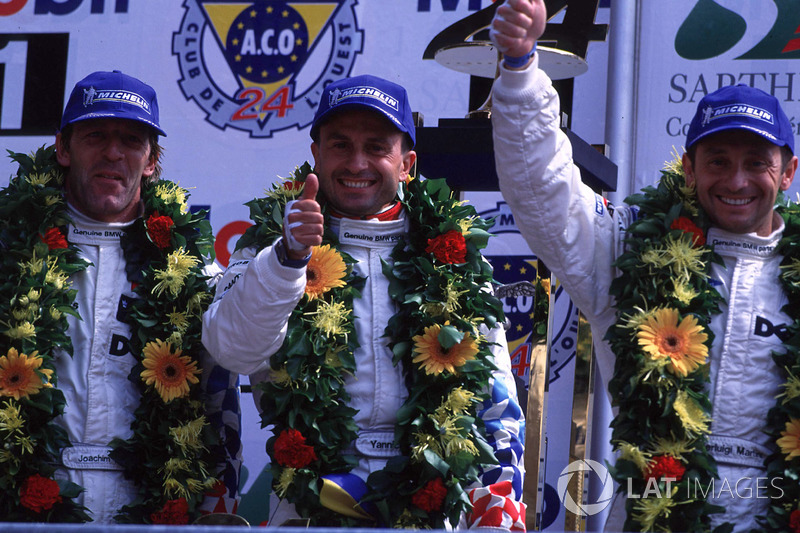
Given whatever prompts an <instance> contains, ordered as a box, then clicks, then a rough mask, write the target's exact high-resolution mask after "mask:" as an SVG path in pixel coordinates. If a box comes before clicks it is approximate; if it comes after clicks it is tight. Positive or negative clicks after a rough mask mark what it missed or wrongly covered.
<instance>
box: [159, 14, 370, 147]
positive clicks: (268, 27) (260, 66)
mask: <svg viewBox="0 0 800 533" xmlns="http://www.w3.org/2000/svg"><path fill="white" fill-rule="evenodd" d="M356 4H357V0H334V1H331V0H327V1H316V0H295V1H285V0H258V1H255V2H253V1H250V2H235V3H234V2H230V1H223V0H186V1H185V2H184V6H185V13H184V16H183V20H182V21H181V27H180V31H178V32H176V33H175V34H174V35H173V40H172V53H173V54H174V55H176V56H177V57H178V63H179V66H180V71H181V79H180V80H179V82H178V83H179V85H180V88H181V90H182V91H183V94H184V96H185V97H186V99H187V100H194V102H195V103H196V104H197V105H198V106H200V108H202V110H203V111H205V113H206V115H207V117H206V120H207V121H208V122H210V123H211V124H213V125H214V126H216V127H218V128H220V129H225V128H227V127H232V128H235V129H238V130H242V131H246V132H248V133H249V134H250V136H251V137H271V136H272V135H273V133H275V132H277V131H281V130H285V129H289V128H295V129H302V128H304V127H306V126H308V125H309V124H311V121H312V119H313V118H314V111H315V110H316V108H317V105H318V104H319V97H320V95H321V94H322V89H323V88H324V87H325V86H326V85H327V84H329V83H331V82H332V81H335V80H338V79H340V78H344V77H347V76H348V75H349V74H350V72H351V71H352V69H353V65H354V64H355V60H356V56H357V55H358V54H360V53H361V52H362V49H363V33H364V32H363V30H361V29H359V27H358V21H357V20H356V15H355V5H356Z"/></svg>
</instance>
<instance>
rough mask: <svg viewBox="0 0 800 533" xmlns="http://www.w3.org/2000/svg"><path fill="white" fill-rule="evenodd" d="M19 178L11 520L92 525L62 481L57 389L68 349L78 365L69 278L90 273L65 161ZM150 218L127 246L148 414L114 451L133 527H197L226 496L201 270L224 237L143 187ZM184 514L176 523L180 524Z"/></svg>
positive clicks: (5, 379) (0, 363)
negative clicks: (67, 197)
mask: <svg viewBox="0 0 800 533" xmlns="http://www.w3.org/2000/svg"><path fill="white" fill-rule="evenodd" d="M11 157H12V158H13V159H14V160H15V161H17V162H18V163H19V165H20V168H19V171H18V173H17V176H16V177H14V178H13V179H12V180H11V183H10V184H9V187H8V188H6V189H4V190H3V191H2V192H0V240H1V241H2V243H3V245H4V247H5V250H4V253H3V259H2V269H3V270H2V272H3V277H2V280H3V281H2V283H1V284H0V291H2V292H3V297H2V298H0V301H1V302H2V303H0V323H2V325H3V326H4V327H5V328H7V329H5V330H4V331H2V333H3V337H2V338H4V339H7V345H6V346H5V347H4V349H3V352H4V353H5V354H6V355H4V356H2V357H1V358H0V436H2V437H3V439H2V440H3V442H4V443H6V444H7V445H6V446H5V448H4V450H3V451H2V452H0V486H2V487H3V494H4V497H3V498H2V503H0V509H2V511H0V512H2V516H3V518H4V519H5V520H12V521H39V522H41V521H53V522H83V521H88V520H90V518H89V516H88V515H87V514H86V509H85V508H84V507H81V506H79V505H77V503H76V502H75V498H76V497H77V496H78V495H79V494H80V492H81V491H82V490H83V489H82V488H81V487H79V486H78V485H76V484H74V483H70V482H66V481H63V480H55V479H54V472H55V470H56V467H55V466H54V465H56V464H59V462H60V458H59V454H60V451H61V449H62V448H64V447H68V446H70V443H69V440H68V438H67V435H66V432H65V431H64V430H63V429H62V428H61V427H59V426H58V425H56V424H55V423H54V419H55V418H56V417H57V416H59V415H60V414H61V413H62V412H63V410H64V407H65V400H64V396H63V394H62V393H61V391H59V390H58V388H57V387H54V386H53V385H54V384H55V383H57V377H56V376H55V367H54V364H53V360H54V359H53V358H54V355H55V350H56V349H61V350H63V351H65V352H67V353H69V354H70V355H72V344H71V342H70V339H69V337H68V334H67V321H66V314H72V315H76V316H77V314H76V312H75V311H74V310H73V308H72V303H73V302H74V300H75V296H76V294H75V291H74V290H72V289H71V288H70V283H69V281H68V277H69V276H70V275H71V274H73V273H75V272H78V271H80V270H82V269H84V268H86V263H85V261H83V260H81V259H79V257H78V254H79V252H78V249H77V248H76V247H75V246H73V245H70V244H68V243H67V241H66V239H65V237H64V228H65V227H66V225H67V223H68V216H67V214H66V206H65V202H64V199H63V189H62V184H63V175H62V173H61V170H60V168H59V167H58V165H57V163H56V161H55V157H54V148H53V147H52V146H50V147H48V148H42V149H39V150H38V151H37V152H36V153H35V154H32V155H31V156H27V155H24V154H12V156H11ZM143 200H144V206H145V214H144V217H143V218H142V219H139V220H137V221H136V222H135V223H134V224H132V225H131V226H130V227H129V229H128V230H127V235H126V236H125V237H124V238H123V240H122V245H123V248H124V255H125V258H126V262H127V267H126V268H127V272H128V276H129V279H130V280H131V281H133V282H136V283H137V284H138V285H137V286H136V289H135V290H136V293H137V295H138V296H139V298H138V299H137V300H136V301H135V302H134V303H133V305H132V308H131V310H130V312H129V315H128V319H129V323H130V326H131V331H132V338H131V351H132V353H133V354H134V355H135V356H136V357H137V359H138V360H139V362H138V364H137V365H135V366H134V368H133V369H132V371H131V375H130V379H131V380H132V381H133V382H135V383H137V384H138V385H139V388H140V389H141V391H142V401H141V404H140V406H139V407H138V409H137V410H136V412H135V421H134V423H133V424H132V429H133V435H132V437H131V438H130V439H127V440H120V439H115V440H114V441H113V442H112V443H111V446H112V448H113V451H112V452H111V454H112V457H113V458H114V459H115V460H116V461H117V462H118V463H120V464H121V465H122V466H123V467H124V469H125V474H126V476H127V477H129V478H130V479H132V480H133V481H134V482H135V483H136V485H137V487H138V489H139V495H138V497H137V498H136V501H135V502H132V503H131V504H130V505H128V506H126V507H124V508H123V509H122V511H121V513H120V515H119V516H118V517H117V519H118V520H119V521H121V522H142V523H149V522H155V523H184V524H185V523H188V522H189V521H190V520H192V519H193V518H194V517H196V516H198V515H199V511H198V510H197V504H198V503H199V502H200V501H202V498H203V495H204V493H205V492H206V491H208V490H209V489H210V488H211V487H212V486H213V485H214V484H215V483H216V479H215V478H214V477H213V473H210V472H211V471H212V469H213V468H214V467H215V466H216V464H217V462H219V461H220V455H219V454H220V450H219V448H218V442H217V441H218V436H217V435H216V433H215V432H214V431H213V430H212V429H211V428H210V426H209V425H208V422H207V421H206V420H205V417H204V416H203V412H204V409H203V404H202V402H201V397H200V394H201V392H200V388H199V385H198V378H197V375H198V374H199V373H200V369H199V368H198V366H197V365H198V356H199V354H200V351H201V344H200V320H199V318H200V316H201V315H202V312H203V310H204V309H205V308H206V307H207V305H208V303H209V301H210V299H211V294H210V289H209V287H208V286H207V284H206V279H207V278H206V277H205V276H203V274H202V271H201V268H202V258H203V257H208V256H210V255H209V254H210V253H211V250H212V249H211V232H210V226H209V225H208V222H207V221H206V220H204V218H203V214H202V213H201V214H197V215H195V214H190V213H188V212H187V211H188V210H187V207H186V191H185V190H184V189H181V188H180V187H178V186H177V185H175V184H174V183H171V182H168V181H158V182H156V183H154V184H151V185H148V186H145V187H143ZM176 510H177V511H176Z"/></svg>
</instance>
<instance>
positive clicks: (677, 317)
mask: <svg viewBox="0 0 800 533" xmlns="http://www.w3.org/2000/svg"><path fill="white" fill-rule="evenodd" d="M626 203H628V204H630V205H636V206H638V207H639V210H640V212H639V217H638V219H637V221H635V222H634V223H632V224H631V225H630V227H629V228H628V234H627V238H626V251H625V252H624V253H623V254H622V255H621V256H620V257H619V258H618V259H617V261H616V263H615V264H616V266H617V267H618V268H619V269H620V271H621V275H620V276H619V277H618V278H617V279H616V280H615V281H614V282H613V283H612V286H611V294H612V295H613V296H614V297H615V299H616V305H617V322H616V323H615V325H614V326H612V327H611V328H609V330H608V332H607V334H606V340H607V341H608V342H609V344H610V346H611V348H612V350H613V351H614V353H615V354H616V364H615V370H614V377H613V378H612V380H611V382H610V383H609V391H610V392H611V395H612V398H613V399H614V403H615V405H616V406H617V407H618V409H619V413H618V415H617V416H616V417H615V419H614V421H613V422H612V424H611V425H612V428H613V432H612V442H613V444H614V446H615V449H616V451H618V452H619V457H618V459H617V462H616V464H615V465H614V467H613V468H612V469H611V474H612V476H613V477H614V479H615V480H616V481H617V482H618V483H619V484H620V490H621V491H626V490H630V491H631V492H632V493H634V494H639V495H643V497H641V498H635V499H634V498H628V499H627V500H626V513H627V520H626V523H625V530H626V531H654V530H657V531H684V532H694V531H708V530H710V515H711V514H713V513H719V512H722V511H724V509H723V508H721V507H719V506H715V505H712V504H710V503H708V502H707V501H705V499H703V498H697V497H696V496H697V492H698V491H696V490H695V491H694V492H692V491H691V490H689V486H690V485H694V486H695V487H696V486H702V487H708V486H709V484H710V483H711V482H712V480H713V478H715V477H717V467H716V462H715V460H714V458H713V457H712V456H711V454H710V453H709V451H708V449H707V440H706V439H707V435H708V434H709V433H710V424H711V419H710V412H711V404H710V401H709V398H708V395H707V393H706V392H705V388H706V383H707V382H708V380H709V375H708V365H707V361H706V360H707V356H708V351H709V349H710V347H711V345H712V342H713V340H714V335H713V333H712V331H711V330H710V328H709V321H710V318H711V315H712V314H714V313H718V312H719V304H720V302H721V300H722V298H721V296H720V295H719V293H717V291H716V290H715V289H714V288H713V287H712V286H711V283H710V282H709V274H710V269H711V264H712V263H713V262H718V263H721V262H722V261H721V258H720V257H719V256H718V255H716V254H715V253H714V251H713V248H712V247H710V246H707V245H706V243H705V233H706V230H707V229H708V228H709V226H710V221H709V219H708V217H707V215H706V214H705V213H704V212H703V210H702V208H701V207H700V205H699V204H698V202H697V198H696V195H695V190H694V189H693V188H691V187H688V186H687V185H686V180H685V175H684V173H683V168H682V166H681V163H680V160H679V159H676V160H675V161H674V162H672V163H670V164H669V165H667V167H666V168H665V169H664V170H662V177H661V180H660V182H659V184H658V186H657V187H656V188H654V187H647V188H645V189H644V190H643V192H642V193H641V194H637V195H633V196H631V197H629V198H627V199H626ZM778 210H779V213H781V215H782V216H783V217H784V220H785V223H786V229H785V231H784V236H783V239H782V240H781V241H780V243H779V246H778V252H779V253H781V254H783V256H784V259H783V262H782V267H781V268H782V274H781V281H782V283H783V286H784V290H785V291H786V293H787V295H788V297H789V303H788V304H787V305H786V307H785V308H784V309H783V311H784V312H786V313H787V314H789V315H790V316H792V317H793V324H792V325H791V326H790V328H789V329H790V331H791V333H792V335H791V337H790V338H789V340H788V341H786V342H785V343H784V347H785V348H786V353H785V354H777V353H776V354H773V357H774V359H775V361H776V364H777V365H778V367H779V368H781V369H785V370H786V374H785V377H786V379H787V381H786V383H785V385H784V387H785V389H786V390H785V391H784V393H783V394H782V395H781V396H782V397H779V399H778V401H777V403H776V406H775V407H774V408H773V409H771V410H770V412H769V415H768V417H767V418H768V419H767V424H766V425H767V430H768V432H769V433H770V434H771V435H772V436H773V438H774V439H775V440H776V444H778V446H779V448H780V449H779V450H778V451H777V452H776V453H775V454H773V455H772V456H770V457H769V458H768V459H767V461H766V465H767V469H768V476H769V477H770V483H769V484H768V485H769V490H770V497H771V498H772V500H771V503H770V507H769V510H768V513H767V516H766V517H759V522H760V524H761V526H762V527H764V528H765V529H764V530H763V531H795V532H797V531H800V528H796V527H795V526H794V525H791V524H792V523H794V524H796V525H798V526H800V487H798V485H797V478H798V467H800V458H799V457H800V440H798V439H796V438H794V437H795V436H800V431H796V430H800V420H798V419H800V381H798V378H797V376H799V375H800V337H798V335H797V334H798V332H800V323H799V322H798V318H800V315H798V313H797V309H798V305H800V206H798V205H797V204H791V205H782V206H780V207H779V208H778ZM793 452H794V455H793ZM667 480H669V481H667ZM692 496H695V497H692ZM731 527H732V526H731V524H727V523H726V524H723V525H721V526H720V528H719V529H720V530H721V531H725V530H729V529H730V528H731Z"/></svg>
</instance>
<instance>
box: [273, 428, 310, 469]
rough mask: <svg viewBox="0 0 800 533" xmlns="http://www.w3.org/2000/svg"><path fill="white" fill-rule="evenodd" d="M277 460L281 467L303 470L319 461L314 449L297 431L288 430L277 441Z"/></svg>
mask: <svg viewBox="0 0 800 533" xmlns="http://www.w3.org/2000/svg"><path fill="white" fill-rule="evenodd" d="M275 460H276V461H277V462H278V464H279V465H281V466H288V467H290V468H303V467H306V466H308V465H309V464H311V462H312V461H316V460H317V454H316V453H315V452H314V448H313V447H312V446H309V445H307V444H306V438H305V437H304V436H303V435H302V434H301V433H300V432H299V431H297V430H296V429H286V430H283V431H282V432H281V434H280V435H278V438H277V439H276V440H275Z"/></svg>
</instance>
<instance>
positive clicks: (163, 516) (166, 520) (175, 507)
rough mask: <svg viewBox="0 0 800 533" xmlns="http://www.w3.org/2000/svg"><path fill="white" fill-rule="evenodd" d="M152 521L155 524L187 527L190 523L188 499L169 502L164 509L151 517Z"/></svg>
mask: <svg viewBox="0 0 800 533" xmlns="http://www.w3.org/2000/svg"><path fill="white" fill-rule="evenodd" d="M150 520H151V521H152V522H153V523H154V524H171V525H176V526H180V525H185V524H188V523H189V504H188V503H186V498H178V499H177V500H167V503H165V504H164V507H162V508H161V510H160V511H158V512H157V513H152V514H151V515H150Z"/></svg>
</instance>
